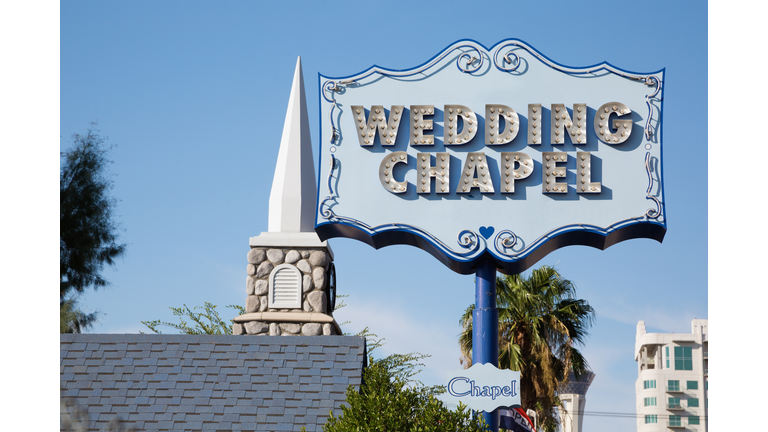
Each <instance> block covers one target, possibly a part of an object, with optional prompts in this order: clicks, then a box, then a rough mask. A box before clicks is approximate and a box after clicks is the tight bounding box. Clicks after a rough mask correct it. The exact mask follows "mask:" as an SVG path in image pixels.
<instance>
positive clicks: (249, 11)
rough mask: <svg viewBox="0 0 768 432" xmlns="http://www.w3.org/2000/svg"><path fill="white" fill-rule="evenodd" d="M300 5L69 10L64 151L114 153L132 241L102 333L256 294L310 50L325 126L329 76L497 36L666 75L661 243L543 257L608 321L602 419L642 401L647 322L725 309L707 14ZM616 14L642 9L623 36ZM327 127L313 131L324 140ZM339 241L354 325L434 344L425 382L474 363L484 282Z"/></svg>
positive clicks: (568, 60)
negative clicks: (478, 284) (470, 343)
mask: <svg viewBox="0 0 768 432" xmlns="http://www.w3.org/2000/svg"><path fill="white" fill-rule="evenodd" d="M300 5H301V6H300V8H299V9H300V10H301V13H300V15H298V14H297V12H298V10H297V4H293V5H290V4H289V3H281V4H277V3H272V4H265V3H225V4H223V5H222V4H220V3H216V4H214V3H186V2H185V3H182V2H163V3H159V4H157V3H150V2H146V3H142V2H140V3H134V2H112V3H97V2H71V3H70V2H67V3H64V4H62V8H61V124H60V130H61V132H60V134H61V136H62V139H61V148H62V149H65V148H67V146H68V145H69V143H70V140H69V136H70V135H71V134H72V133H73V132H82V131H84V130H85V128H86V127H87V125H88V122H90V121H98V122H99V128H100V129H101V130H102V132H103V134H105V135H108V136H109V138H110V141H111V142H113V143H115V144H117V148H116V149H115V151H114V152H113V158H114V160H115V163H114V165H113V166H112V168H113V171H114V173H115V174H116V178H115V188H114V190H113V193H114V196H115V197H117V198H119V199H120V200H121V201H120V204H119V208H118V212H117V213H118V215H119V221H120V222H121V223H122V226H123V228H125V232H124V233H123V240H124V241H125V242H126V243H128V253H127V255H126V257H125V259H124V260H123V261H122V262H120V263H119V264H118V266H117V267H116V269H115V271H111V270H110V271H108V272H106V274H107V277H108V278H109V279H110V280H111V281H112V283H113V286H112V287H111V288H108V289H104V290H99V291H98V292H89V293H88V294H87V295H86V296H84V297H83V304H84V305H85V306H87V307H88V308H91V309H94V310H99V311H101V312H103V313H104V316H103V318H102V320H101V321H100V323H99V324H98V325H97V326H96V327H95V328H94V329H93V332H97V333H135V332H138V331H142V330H146V329H145V328H144V327H143V326H142V324H141V323H140V321H142V320H151V319H158V318H160V319H165V320H174V317H173V316H172V314H171V312H170V311H169V310H168V307H169V306H181V305H182V304H187V305H190V306H192V305H200V304H202V303H203V302H205V301H210V302H213V303H215V304H218V305H220V306H219V307H220V308H223V306H224V305H228V304H240V305H243V304H244V302H245V276H246V274H245V265H246V260H245V255H246V253H247V251H248V238H249V237H250V236H254V235H258V234H259V233H260V232H262V231H266V228H267V203H268V197H269V191H270V185H271V181H272V176H273V172H274V164H275V161H276V159H277V150H278V145H279V142H280V136H281V133H282V125H283V121H284V116H285V110H286V106H287V103H288V95H289V92H290V85H291V81H292V77H293V70H294V67H295V63H296V57H297V56H299V55H300V56H301V57H302V63H303V67H304V76H305V86H306V89H307V97H308V108H309V115H310V119H318V117H319V116H318V113H317V109H318V106H317V100H318V89H317V84H316V83H317V80H316V76H317V73H318V72H321V73H323V74H324V75H326V76H345V75H350V74H353V73H356V72H359V71H361V70H363V69H366V68H368V67H369V66H371V65H373V64H377V65H380V66H383V67H387V68H393V69H400V68H410V67H413V66H416V65H419V64H421V63H423V62H424V61H426V60H427V59H429V58H431V57H432V56H434V55H435V54H437V53H438V52H439V51H441V50H442V49H443V48H444V47H445V46H447V45H448V44H450V43H452V42H454V41H455V40H457V39H465V38H466V39H473V40H476V41H478V42H480V43H482V44H484V45H486V46H492V45H493V44H495V43H496V42H498V41H500V40H502V39H506V38H510V37H514V38H519V39H522V40H525V41H526V42H528V43H529V44H531V45H532V46H533V47H535V48H536V49H538V50H540V51H541V52H542V53H544V54H545V55H547V56H549V57H550V58H552V59H554V60H555V61H558V62H559V63H561V64H567V65H574V66H586V65H591V64H595V63H600V62H602V61H608V62H610V63H611V64H614V65H616V66H618V67H621V68H623V69H626V70H632V71H645V72H651V71H656V70H659V69H661V68H666V70H667V82H666V83H665V84H666V88H665V93H664V94H665V102H664V109H665V112H664V120H665V129H664V137H663V140H664V149H663V151H664V162H663V163H664V175H665V192H666V195H667V203H666V211H667V214H668V218H669V224H668V229H669V231H668V233H667V236H666V238H665V240H664V243H663V244H659V243H657V242H655V241H651V240H633V241H629V242H625V243H622V244H619V245H616V246H613V247H611V248H609V249H608V250H606V251H599V250H596V249H591V248H587V247H571V248H567V249H562V250H559V251H556V252H554V253H552V254H550V255H549V256H547V257H546V258H545V259H543V260H542V261H541V262H540V264H549V265H554V266H556V268H557V269H559V270H560V271H561V273H562V274H563V275H564V276H565V277H567V278H569V279H571V280H573V281H575V283H576V285H577V287H578V295H579V296H580V297H581V298H584V299H586V300H588V301H589V302H590V304H592V306H593V307H594V308H595V310H596V311H597V314H598V319H597V322H596V323H595V325H594V327H593V328H592V330H591V337H590V338H589V340H588V343H587V345H586V346H585V347H584V348H583V351H584V353H585V355H586V356H587V359H588V360H589V362H590V364H591V365H592V367H593V369H594V370H595V373H596V374H597V378H596V379H595V381H594V383H593V385H592V388H591V389H590V392H589V394H588V406H587V410H588V411H604V412H605V411H609V412H620V413H632V412H634V409H635V394H634V381H635V379H636V377H637V375H636V363H635V362H634V361H633V353H632V351H633V346H634V335H635V326H636V324H637V321H638V320H645V321H646V324H647V325H648V327H649V331H663V332H689V331H690V320H691V319H693V318H694V317H698V318H706V317H707V314H708V298H707V287H708V285H707V275H706V272H705V271H704V270H705V269H706V265H707V264H706V262H707V239H708V235H707V193H706V192H707V191H706V189H705V188H703V187H695V186H694V185H696V184H699V185H701V184H704V183H705V182H706V181H707V174H706V170H704V169H703V167H705V166H706V165H707V153H706V151H705V149H706V145H707V134H706V129H705V128H701V127H699V128H693V127H691V123H695V124H701V123H700V119H696V117H697V116H700V114H698V113H697V112H696V111H694V110H691V107H697V109H700V110H702V111H704V110H705V109H706V107H707V87H706V85H707V63H706V61H707V44H706V37H707V26H706V19H707V14H706V12H707V11H706V9H705V8H704V7H703V5H698V6H697V4H693V3H676V4H675V5H671V6H672V8H671V9H670V5H665V4H664V3H658V4H657V6H658V8H659V9H658V10H657V12H658V13H657V14H655V15H653V16H646V14H642V16H640V15H639V14H637V9H636V8H637V7H638V6H637V5H631V6H630V5H629V4H627V5H626V6H622V5H620V4H616V3H608V2H603V3H594V4H591V5H590V6H588V7H587V6H586V5H584V4H578V3H573V4H569V3H558V4H557V6H556V7H548V8H543V7H542V6H532V5H523V4H515V6H514V7H512V6H505V5H504V4H501V3H499V4H495V5H493V7H489V8H487V9H488V10H487V11H486V10H484V9H486V7H483V6H479V5H478V6H474V7H470V6H469V5H468V4H467V3H465V2H454V3H451V2H445V3H419V4H418V5H415V4H412V3H405V2H389V3H387V5H386V6H385V5H383V4H382V5H376V6H373V4H364V3H359V2H337V3H336V4H335V5H334V6H333V7H331V6H323V5H321V4H320V3H312V2H306V3H300ZM617 17H624V18H622V19H623V20H624V19H625V20H626V24H625V25H623V26H622V29H621V31H620V32H619V31H618V29H616V28H615V26H614V24H613V23H614V22H616V19H617ZM683 18H685V19H684V20H683ZM577 23H578V24H577ZM606 24H608V25H606ZM382 25H383V26H382ZM594 26H597V27H594ZM579 33H581V34H579ZM378 41H381V42H378ZM318 126H319V125H318V123H317V121H316V120H315V121H313V123H312V124H311V126H310V127H311V130H312V133H313V144H314V146H315V147H316V146H317V143H318V140H319V138H318V136H319V127H318ZM696 148H698V150H696ZM697 168H698V169H697ZM692 186H693V187H692ZM331 244H332V247H333V249H334V252H335V256H336V265H337V271H338V289H339V293H340V294H348V295H349V298H347V299H346V303H347V304H348V305H349V306H348V307H347V308H345V309H344V310H342V311H339V313H338V314H337V319H339V320H340V321H346V320H349V321H351V323H350V324H348V325H346V326H345V329H346V330H347V331H349V332H356V331H357V330H359V329H361V328H363V327H365V326H368V327H369V328H370V329H371V330H372V331H373V332H375V333H377V334H378V335H379V336H382V337H385V338H386V345H385V346H384V348H383V349H382V350H381V354H382V355H383V354H388V353H391V352H410V351H419V352H422V353H424V354H430V355H432V357H431V358H430V359H429V360H427V361H426V370H425V371H424V373H423V374H422V379H423V380H424V381H425V382H428V383H431V384H432V383H438V382H439V381H440V380H441V379H442V378H443V377H444V374H445V371H447V370H450V369H455V368H456V367H458V365H459V364H458V357H459V352H458V348H457V342H456V336H457V334H458V333H459V331H460V327H459V326H458V319H459V317H460V316H461V313H462V312H463V310H464V309H465V308H466V307H467V306H468V305H470V304H472V303H473V302H474V284H473V277H472V276H471V275H470V276H462V275H457V274H454V273H452V272H451V271H450V270H448V269H447V268H446V267H444V266H443V265H442V264H440V263H439V262H438V261H437V260H435V259H434V258H432V257H431V256H430V255H428V254H427V253H425V252H422V251H420V250H418V249H415V248H412V247H407V246H395V247H389V248H385V249H382V250H374V249H372V248H370V247H369V246H367V245H365V244H363V243H360V242H357V241H354V240H348V239H334V240H332V241H331ZM227 315H230V316H231V314H227ZM633 427H634V424H633V422H632V421H631V420H626V419H617V418H605V417H595V416H588V417H586V418H585V428H588V429H589V430H591V431H608V430H616V429H618V428H620V429H627V428H633Z"/></svg>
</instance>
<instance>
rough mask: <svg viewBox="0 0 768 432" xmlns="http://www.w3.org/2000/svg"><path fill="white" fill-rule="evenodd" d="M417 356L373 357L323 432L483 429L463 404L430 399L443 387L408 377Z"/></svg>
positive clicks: (417, 364)
mask: <svg viewBox="0 0 768 432" xmlns="http://www.w3.org/2000/svg"><path fill="white" fill-rule="evenodd" d="M424 357H425V356H423V355H420V354H405V355H403V354H395V355H391V356H389V357H386V358H383V359H378V360H374V358H373V357H370V360H369V365H368V367H366V368H365V370H364V372H363V384H362V385H361V387H360V391H359V392H358V391H357V390H355V388H354V387H352V386H350V387H349V388H348V389H347V400H346V404H345V405H342V407H341V415H340V416H339V417H334V416H333V412H331V416H330V418H329V419H328V422H327V423H326V424H325V425H324V426H323V431H325V432H341V431H343V432H351V431H391V432H405V431H424V432H427V431H435V432H437V431H440V432H443V431H446V432H447V431H451V432H457V431H462V432H464V431H466V432H475V431H477V432H480V431H485V430H486V428H485V423H484V422H483V420H482V419H481V418H478V419H472V413H471V411H470V410H469V409H467V407H466V406H463V405H460V406H459V407H458V408H457V409H456V410H449V409H448V408H446V406H445V405H444V404H443V402H442V401H440V400H439V399H437V398H435V396H436V395H437V394H439V393H442V392H443V391H445V389H444V387H442V386H432V387H427V386H424V385H423V384H421V383H420V382H419V381H416V380H414V379H413V377H414V375H415V374H416V373H418V371H415V368H416V366H419V365H420V364H419V363H417V361H418V360H419V359H421V358H424Z"/></svg>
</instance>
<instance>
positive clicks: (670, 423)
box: [667, 420, 685, 429]
mask: <svg viewBox="0 0 768 432" xmlns="http://www.w3.org/2000/svg"><path fill="white" fill-rule="evenodd" d="M667 427H668V428H680V429H683V428H685V426H683V422H682V421H681V420H677V421H674V420H669V421H667Z"/></svg>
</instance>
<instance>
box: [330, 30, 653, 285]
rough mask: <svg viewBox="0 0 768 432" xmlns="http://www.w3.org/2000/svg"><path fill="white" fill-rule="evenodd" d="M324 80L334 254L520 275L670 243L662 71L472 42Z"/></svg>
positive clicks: (518, 45)
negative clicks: (418, 259) (567, 252)
mask: <svg viewBox="0 0 768 432" xmlns="http://www.w3.org/2000/svg"><path fill="white" fill-rule="evenodd" d="M318 80H319V83H318V84H319V86H320V116H321V118H320V120H321V122H320V123H321V143H320V162H319V170H318V172H319V181H318V207H317V213H316V227H315V230H316V232H317V233H318V235H319V236H320V238H321V239H323V240H326V239H329V238H333V237H349V238H355V239H358V240H360V241H363V242H365V243H368V244H369V245H371V246H373V247H375V248H380V247H384V246H388V245H394V244H407V245H413V246H416V247H419V248H421V249H423V250H425V251H427V252H429V253H430V254H432V255H433V256H435V257H436V258H437V259H438V260H440V261H441V262H443V263H444V264H445V265H447V266H448V267H450V268H451V269H452V270H454V271H456V272H459V273H462V274H469V273H474V272H475V267H476V266H477V264H478V263H479V262H480V261H481V260H484V259H491V260H492V261H493V263H494V264H495V266H496V268H497V270H498V271H501V272H502V273H506V274H514V273H520V272H522V271H524V270H525V269H527V268H529V267H531V266H532V265H533V264H535V263H536V262H537V261H538V260H539V259H541V258H542V257H544V256H545V255H546V254H548V253H549V252H551V251H553V250H555V249H558V248H561V247H564V246H569V245H585V246H592V247H595V248H599V249H605V248H607V247H609V246H611V245H613V244H616V243H618V242H621V241H624V240H628V239H633V238H649V239H654V240H657V241H659V242H661V241H662V239H663V238H664V235H665V233H666V226H667V225H666V214H665V211H664V192H663V190H664V189H663V182H662V178H663V176H662V163H661V162H662V151H661V150H662V145H661V132H662V113H663V110H662V105H663V104H662V102H663V83H664V70H661V71H657V72H651V73H637V72H630V71H626V70H622V69H619V68H617V67H614V66H612V65H610V64H608V63H602V64H598V65H592V66H587V67H571V66H565V65H562V64H559V63H557V62H555V61H553V60H551V59H549V58H548V57H546V56H545V55H543V54H542V53H540V52H538V51H536V50H535V49H534V48H533V47H531V46H530V45H528V44H527V43H525V42H523V41H521V40H517V39H508V40H505V41H502V42H500V43H498V44H496V45H495V46H493V47H491V48H486V47H484V46H483V45H481V44H479V43H477V42H475V41H471V40H462V41H458V42H455V43H453V44H451V45H450V46H448V47H447V48H446V49H445V50H443V51H442V52H440V53H439V54H437V55H436V56H435V57H433V58H432V59H430V60H429V61H427V62H426V63H424V64H422V65H420V66H417V67H415V68H413V69H409V70H404V71H399V70H390V69H385V68H381V67H378V66H373V67H371V68H370V69H368V70H366V71H363V72H360V73H358V74H354V75H350V76H347V77H326V76H323V75H322V74H321V75H319V76H318Z"/></svg>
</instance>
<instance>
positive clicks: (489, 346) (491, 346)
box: [472, 259, 499, 432]
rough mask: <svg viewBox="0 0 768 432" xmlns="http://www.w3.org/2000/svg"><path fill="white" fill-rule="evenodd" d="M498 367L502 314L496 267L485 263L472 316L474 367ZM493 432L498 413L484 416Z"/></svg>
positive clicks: (477, 282)
mask: <svg viewBox="0 0 768 432" xmlns="http://www.w3.org/2000/svg"><path fill="white" fill-rule="evenodd" d="M482 363H491V364H492V365H494V366H496V367H498V366H499V311H498V310H497V309H496V265H495V264H494V263H493V261H492V260H490V259H486V260H483V261H482V262H481V263H480V264H479V265H478V266H477V273H476V276H475V311H474V312H473V314H472V364H482ZM482 416H483V418H484V419H485V422H486V423H487V424H488V425H489V426H490V430H491V431H493V432H498V431H499V410H494V411H493V412H490V413H487V412H484V411H483V412H482Z"/></svg>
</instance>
